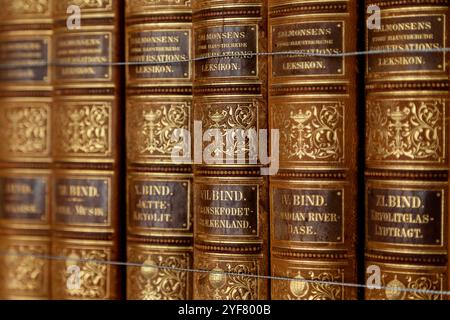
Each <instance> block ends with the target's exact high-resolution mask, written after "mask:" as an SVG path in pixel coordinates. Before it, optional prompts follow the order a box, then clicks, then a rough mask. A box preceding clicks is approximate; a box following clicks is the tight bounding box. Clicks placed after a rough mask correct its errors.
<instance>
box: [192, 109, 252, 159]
mask: <svg viewBox="0 0 450 320" xmlns="http://www.w3.org/2000/svg"><path fill="white" fill-rule="evenodd" d="M200 109H201V112H203V113H204V114H202V115H199V116H198V117H196V118H197V119H202V120H203V124H202V125H203V131H206V130H208V129H219V130H220V133H221V136H222V144H221V147H220V148H216V149H215V150H214V151H213V152H214V154H213V156H219V155H220V157H221V158H224V159H225V158H226V157H227V156H228V157H232V158H234V157H235V156H236V155H237V154H238V152H239V153H242V154H243V155H244V156H245V159H248V158H249V155H256V154H257V143H251V141H250V139H251V137H250V132H249V131H248V130H253V133H254V134H255V135H256V134H257V132H258V131H257V130H258V123H257V119H258V106H257V102H256V101H254V102H252V103H247V104H244V103H229V104H223V103H221V104H207V105H204V106H202V108H200ZM236 129H237V130H236ZM227 130H235V131H234V133H233V134H230V133H229V131H227ZM254 138H256V136H255V137H254ZM254 142H256V141H254ZM209 143H210V142H205V145H204V147H206V146H207V145H208V144H209Z"/></svg>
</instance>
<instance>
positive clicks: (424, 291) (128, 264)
mask: <svg viewBox="0 0 450 320" xmlns="http://www.w3.org/2000/svg"><path fill="white" fill-rule="evenodd" d="M0 256H4V257H8V256H9V257H11V256H15V257H33V258H37V259H45V260H57V261H71V262H80V263H97V264H105V265H112V266H126V267H138V268H142V267H145V268H155V269H163V270H173V271H183V272H193V273H210V274H220V275H228V276H239V277H249V278H256V279H265V280H282V281H297V282H304V283H315V284H322V285H331V286H340V287H350V288H367V289H372V290H389V291H397V292H413V293H422V294H434V295H446V296H450V291H440V290H428V289H412V288H400V287H386V286H369V285H366V284H358V283H348V282H333V281H322V280H313V279H304V278H302V279H300V278H289V277H279V276H265V275H257V274H248V273H238V272H227V271H217V270H206V269H194V268H180V267H171V266H158V265H152V264H147V263H137V262H123V261H109V260H96V259H83V258H75V257H65V256H52V255H40V254H31V253H18V252H14V253H11V252H2V251H0Z"/></svg>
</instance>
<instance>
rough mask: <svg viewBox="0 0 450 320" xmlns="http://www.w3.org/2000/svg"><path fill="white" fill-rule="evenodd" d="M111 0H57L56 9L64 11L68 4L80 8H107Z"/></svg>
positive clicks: (59, 11)
mask: <svg viewBox="0 0 450 320" xmlns="http://www.w3.org/2000/svg"><path fill="white" fill-rule="evenodd" d="M112 2H113V0H57V1H56V3H55V4H56V9H57V10H56V11H57V12H58V13H65V12H66V10H67V8H68V7H69V6H70V5H76V6H78V7H80V9H109V8H111V7H112Z"/></svg>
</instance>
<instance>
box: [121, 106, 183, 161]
mask: <svg viewBox="0 0 450 320" xmlns="http://www.w3.org/2000/svg"><path fill="white" fill-rule="evenodd" d="M129 110H130V111H129V117H128V123H127V127H128V136H129V137H130V139H129V142H130V143H129V144H128V145H129V154H130V155H131V157H132V158H134V157H149V158H157V159H159V158H170V156H171V153H172V151H173V148H174V147H175V146H176V145H177V144H178V143H179V142H178V141H175V140H174V139H173V138H172V135H173V133H174V131H175V130H176V129H185V130H189V128H190V126H189V122H190V120H189V119H190V104H189V103H181V102H180V103H167V104H133V105H131V106H129Z"/></svg>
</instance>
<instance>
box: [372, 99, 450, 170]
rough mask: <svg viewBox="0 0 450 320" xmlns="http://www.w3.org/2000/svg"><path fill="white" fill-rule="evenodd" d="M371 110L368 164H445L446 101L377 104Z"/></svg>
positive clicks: (383, 102)
mask: <svg viewBox="0 0 450 320" xmlns="http://www.w3.org/2000/svg"><path fill="white" fill-rule="evenodd" d="M367 110H368V111H367V133H366V134H367V144H366V145H367V148H366V152H367V158H368V160H410V161H415V162H420V161H422V162H423V161H431V162H442V161H443V159H444V157H445V153H444V152H445V149H444V145H443V144H444V131H443V130H444V118H445V114H444V112H445V111H444V102H443V101H442V100H432V101H420V100H418V101H391V100H389V101H376V100H375V101H369V102H368V105H367Z"/></svg>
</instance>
